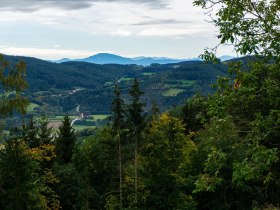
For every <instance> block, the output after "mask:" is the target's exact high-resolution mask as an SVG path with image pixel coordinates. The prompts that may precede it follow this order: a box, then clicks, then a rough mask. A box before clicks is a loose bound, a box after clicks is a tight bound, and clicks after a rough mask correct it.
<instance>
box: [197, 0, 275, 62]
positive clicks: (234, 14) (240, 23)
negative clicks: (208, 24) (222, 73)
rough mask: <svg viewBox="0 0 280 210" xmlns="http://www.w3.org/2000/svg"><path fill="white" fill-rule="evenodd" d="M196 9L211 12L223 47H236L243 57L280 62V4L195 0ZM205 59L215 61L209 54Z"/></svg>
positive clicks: (252, 1)
mask: <svg viewBox="0 0 280 210" xmlns="http://www.w3.org/2000/svg"><path fill="white" fill-rule="evenodd" d="M194 5H196V6H200V7H202V8H203V9H206V10H209V13H210V14H211V17H214V19H212V20H213V23H214V25H215V26H216V27H217V28H218V29H219V34H218V38H219V39H220V44H225V43H227V44H228V43H230V44H233V45H234V47H235V50H236V52H237V53H240V54H241V55H247V54H257V55H262V56H265V57H269V58H276V59H279V57H280V45H279V41H280V40H279V37H280V36H279V35H280V31H279V27H278V26H279V22H280V19H279V11H280V6H279V1H278V0H274V1H268V0H260V1H257V0H242V1H240V0H222V1H220V0H195V1H194ZM204 58H207V59H208V60H209V59H210V60H213V59H214V58H215V57H213V56H212V55H211V53H209V52H208V51H206V54H205V55H204Z"/></svg>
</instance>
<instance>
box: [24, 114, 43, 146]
mask: <svg viewBox="0 0 280 210" xmlns="http://www.w3.org/2000/svg"><path fill="white" fill-rule="evenodd" d="M24 139H25V141H26V142H27V144H28V146H29V147H30V148H35V147H39V146H40V139H39V138H38V127H37V125H36V121H34V119H33V117H31V118H30V121H29V123H28V124H27V126H26V127H25V136H24Z"/></svg>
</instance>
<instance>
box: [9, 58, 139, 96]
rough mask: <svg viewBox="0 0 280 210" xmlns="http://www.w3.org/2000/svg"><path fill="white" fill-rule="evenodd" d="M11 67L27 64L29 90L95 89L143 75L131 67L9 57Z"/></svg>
mask: <svg viewBox="0 0 280 210" xmlns="http://www.w3.org/2000/svg"><path fill="white" fill-rule="evenodd" d="M5 59H6V60H8V61H10V62H11V63H17V62H18V61H20V60H23V61H24V62H25V63H26V64H27V80H28V83H29V90H31V91H38V90H49V89H50V88H60V89H69V88H72V87H85V88H95V87H97V86H100V85H102V84H104V83H105V82H106V81H114V80H115V79H117V78H119V77H122V76H124V75H132V76H135V77H137V75H138V74H139V73H138V72H137V71H136V70H135V68H134V66H133V65H132V66H130V65H118V64H111V65H98V64H91V63H86V62H66V63H61V64H57V63H53V62H48V61H44V60H40V59H37V58H32V57H22V56H5Z"/></svg>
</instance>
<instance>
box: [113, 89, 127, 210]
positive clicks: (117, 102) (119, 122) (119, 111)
mask: <svg viewBox="0 0 280 210" xmlns="http://www.w3.org/2000/svg"><path fill="white" fill-rule="evenodd" d="M114 94H115V99H114V100H113V102H112V107H111V110H112V118H113V125H112V126H113V130H114V131H115V132H116V137H117V140H118V159H119V182H120V183H119V184H120V186H119V188H120V189H119V190H120V194H119V199H120V208H121V209H122V208H123V203H122V200H123V198H122V197H123V194H122V178H123V174H122V136H121V130H122V128H123V126H124V102H123V100H122V99H121V91H120V89H119V86H118V85H116V86H115V90H114Z"/></svg>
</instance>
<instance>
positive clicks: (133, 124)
mask: <svg viewBox="0 0 280 210" xmlns="http://www.w3.org/2000/svg"><path fill="white" fill-rule="evenodd" d="M129 95H130V96H131V104H130V105H129V107H128V124H129V125H130V132H131V136H132V138H133V140H134V179H135V201H134V202H135V205H137V201H138V162H137V157H138V144H139V140H140V133H141V131H142V130H143V129H144V127H145V116H144V115H143V111H144V106H145V104H144V103H143V102H142V101H141V96H143V95H144V93H143V92H142V91H141V89H140V83H139V81H138V80H137V79H134V80H133V84H132V86H131V89H130V90H129Z"/></svg>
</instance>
